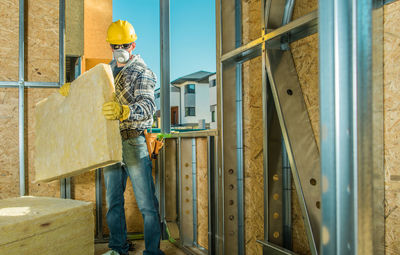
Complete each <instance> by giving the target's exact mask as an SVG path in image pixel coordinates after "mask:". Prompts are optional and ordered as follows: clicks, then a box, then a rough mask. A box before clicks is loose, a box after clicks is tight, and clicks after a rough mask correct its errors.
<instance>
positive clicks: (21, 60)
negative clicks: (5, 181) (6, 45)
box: [18, 0, 25, 196]
mask: <svg viewBox="0 0 400 255" xmlns="http://www.w3.org/2000/svg"><path fill="white" fill-rule="evenodd" d="M24 3H25V1H24V0H19V66H18V76H19V81H18V87H19V88H18V92H19V93H18V125H19V128H18V132H19V193H20V196H24V195H25V137H24V135H25V133H24V129H25V123H24V117H25V114H24V109H25V106H24V100H25V97H24V96H25V95H24V79H25V77H24V76H25V74H24V68H25V63H24V58H25V55H24V48H25V47H24V44H25V40H24V33H25V26H24V10H25V7H24Z"/></svg>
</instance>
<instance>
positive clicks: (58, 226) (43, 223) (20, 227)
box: [0, 197, 94, 255]
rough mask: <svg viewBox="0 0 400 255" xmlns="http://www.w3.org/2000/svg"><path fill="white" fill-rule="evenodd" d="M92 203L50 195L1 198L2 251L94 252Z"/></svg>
mask: <svg viewBox="0 0 400 255" xmlns="http://www.w3.org/2000/svg"><path fill="white" fill-rule="evenodd" d="M93 229H94V217H93V209H92V205H91V203H88V202H82V201H76V200H70V199H59V198H48V197H19V198H9V199H4V200H0V254H8V255H19V254H41V255H53V254H57V255H69V254H81V255H86V254H87V255H89V254H90V255H92V254H94V237H93Z"/></svg>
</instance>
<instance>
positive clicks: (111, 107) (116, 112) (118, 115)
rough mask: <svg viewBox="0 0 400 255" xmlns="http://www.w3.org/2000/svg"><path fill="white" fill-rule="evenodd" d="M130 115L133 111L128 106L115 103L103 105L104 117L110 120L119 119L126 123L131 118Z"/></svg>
mask: <svg viewBox="0 0 400 255" xmlns="http://www.w3.org/2000/svg"><path fill="white" fill-rule="evenodd" d="M130 113H131V111H130V109H129V106H127V105H121V104H119V103H118V102H114V101H111V102H108V103H104V104H103V115H104V116H105V117H106V119H108V120H116V119H119V120H120V121H124V120H126V119H127V118H128V117H129V115H130Z"/></svg>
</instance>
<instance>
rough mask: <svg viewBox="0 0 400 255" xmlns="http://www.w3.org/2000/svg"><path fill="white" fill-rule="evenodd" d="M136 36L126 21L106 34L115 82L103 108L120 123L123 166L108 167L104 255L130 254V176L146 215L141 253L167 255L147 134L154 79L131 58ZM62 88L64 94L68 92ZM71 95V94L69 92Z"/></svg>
mask: <svg viewBox="0 0 400 255" xmlns="http://www.w3.org/2000/svg"><path fill="white" fill-rule="evenodd" d="M136 39H137V36H136V33H135V30H134V28H133V26H132V25H131V24H130V23H129V22H127V21H121V20H118V21H116V22H113V23H112V24H111V25H110V26H109V28H108V31H107V42H108V43H110V47H111V50H112V52H113V58H114V59H113V61H111V63H110V66H111V69H112V71H113V75H114V80H115V94H116V99H115V101H112V102H107V103H105V104H104V105H103V109H102V110H103V114H104V116H105V118H107V119H110V120H116V119H118V120H119V121H120V131H121V137H122V158H123V160H122V162H121V163H118V164H115V165H112V166H108V167H106V168H104V171H103V173H104V180H105V186H106V200H107V207H108V211H107V224H108V227H109V229H110V239H109V245H108V246H109V248H110V249H111V250H110V251H108V252H107V253H105V254H104V255H126V254H128V250H129V243H128V242H127V228H126V221H125V210H124V191H125V187H126V182H127V178H128V177H129V178H130V179H131V182H132V186H133V190H134V193H135V198H136V201H137V204H138V207H139V209H140V212H141V213H142V216H143V221H144V239H145V248H146V249H145V251H144V252H143V254H145V255H147V254H149V255H150V254H157V255H158V254H161V255H162V254H164V253H163V252H162V251H161V250H160V238H161V224H160V217H159V211H158V200H157V198H156V196H155V188H154V181H153V177H152V164H151V160H150V158H149V154H148V150H147V146H146V141H145V137H144V134H143V130H144V129H147V128H150V127H151V126H152V123H153V114H154V112H155V103H154V87H155V84H156V76H155V75H154V73H153V72H152V71H151V70H150V69H149V68H148V67H147V66H146V64H145V63H144V61H143V60H142V59H141V58H140V56H139V55H133V54H132V51H133V50H134V49H135V47H136V43H135V41H136ZM68 90H69V86H68V85H64V86H63V87H62V88H61V89H60V93H62V94H68ZM65 91H67V92H65Z"/></svg>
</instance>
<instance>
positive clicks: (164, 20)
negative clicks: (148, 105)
mask: <svg viewBox="0 0 400 255" xmlns="http://www.w3.org/2000/svg"><path fill="white" fill-rule="evenodd" d="M169 53H170V47H169V0H160V58H161V61H160V64H161V68H160V71H161V88H160V92H161V109H160V110H161V132H163V133H170V132H171V111H170V55H169Z"/></svg>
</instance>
